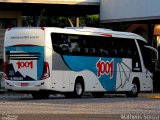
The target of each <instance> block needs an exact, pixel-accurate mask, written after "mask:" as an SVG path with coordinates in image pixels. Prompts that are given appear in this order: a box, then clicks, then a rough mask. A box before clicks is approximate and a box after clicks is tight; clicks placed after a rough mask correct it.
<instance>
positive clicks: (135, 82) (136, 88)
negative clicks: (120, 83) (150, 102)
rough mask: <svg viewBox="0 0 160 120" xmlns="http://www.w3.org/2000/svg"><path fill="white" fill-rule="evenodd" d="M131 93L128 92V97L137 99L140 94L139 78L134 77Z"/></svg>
mask: <svg viewBox="0 0 160 120" xmlns="http://www.w3.org/2000/svg"><path fill="white" fill-rule="evenodd" d="M131 84H132V85H131V87H132V88H131V91H127V92H126V96H127V97H137V96H138V94H139V92H140V81H139V78H138V77H134V78H133V81H132V83H131Z"/></svg>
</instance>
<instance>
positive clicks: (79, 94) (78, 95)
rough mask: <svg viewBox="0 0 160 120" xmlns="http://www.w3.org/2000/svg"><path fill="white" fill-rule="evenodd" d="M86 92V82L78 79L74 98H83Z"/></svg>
mask: <svg viewBox="0 0 160 120" xmlns="http://www.w3.org/2000/svg"><path fill="white" fill-rule="evenodd" d="M83 92H84V84H83V82H82V81H76V83H75V86H74V92H73V97H74V98H81V97H82V95H83Z"/></svg>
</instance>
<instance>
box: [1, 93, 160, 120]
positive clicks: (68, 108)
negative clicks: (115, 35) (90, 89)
mask: <svg viewBox="0 0 160 120" xmlns="http://www.w3.org/2000/svg"><path fill="white" fill-rule="evenodd" d="M0 114H1V115H2V116H0V118H1V119H3V120H6V119H5V118H7V117H8V118H9V117H10V118H15V120H17V118H18V120H19V119H23V120H25V119H30V120H31V118H32V119H33V120H34V119H37V120H41V119H40V118H41V117H42V119H43V120H44V118H45V120H47V119H48V120H50V119H53V118H56V120H70V119H79V118H81V119H82V120H91V119H95V120H97V119H99V120H106V119H111V118H112V119H126V118H127V117H128V118H129V117H139V118H140V119H141V118H143V119H146V120H152V119H153V120H155V119H156V120H157V119H158V120H160V94H140V95H139V97H138V98H126V97H125V95H106V96H105V97H104V98H92V97H90V96H84V97H83V98H81V99H66V98H64V97H63V96H50V98H49V99H44V100H33V99H32V97H31V96H28V95H24V96H22V95H14V96H13V95H12V94H11V95H10V96H8V95H1V96H0ZM12 115H13V116H12ZM129 115H136V116H129ZM137 115H138V116H137ZM16 117H17V118H16ZM150 117H152V118H151V119H150ZM153 117H154V118H153ZM64 118H65V119H64ZM147 118H149V119H147ZM7 120H8V119H7ZM12 120H13V119H12Z"/></svg>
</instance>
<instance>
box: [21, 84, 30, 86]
mask: <svg viewBox="0 0 160 120" xmlns="http://www.w3.org/2000/svg"><path fill="white" fill-rule="evenodd" d="M21 86H29V84H28V83H21Z"/></svg>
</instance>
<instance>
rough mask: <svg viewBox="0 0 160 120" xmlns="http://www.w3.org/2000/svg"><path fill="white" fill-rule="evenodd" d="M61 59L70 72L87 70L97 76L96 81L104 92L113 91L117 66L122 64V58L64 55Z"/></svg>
mask: <svg viewBox="0 0 160 120" xmlns="http://www.w3.org/2000/svg"><path fill="white" fill-rule="evenodd" d="M63 58H64V60H65V62H66V64H67V65H68V66H69V68H70V69H71V70H72V71H77V72H78V71H83V70H89V71H91V72H93V73H94V74H95V75H96V76H97V78H98V80H99V81H100V83H101V85H102V86H103V88H104V89H105V90H106V91H115V89H116V70H117V64H118V63H121V62H122V58H106V57H87V56H85V57H82V56H66V55H64V56H63ZM112 65H113V66H112ZM98 66H99V67H98ZM111 67H113V68H111ZM111 70H112V71H111Z"/></svg>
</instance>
